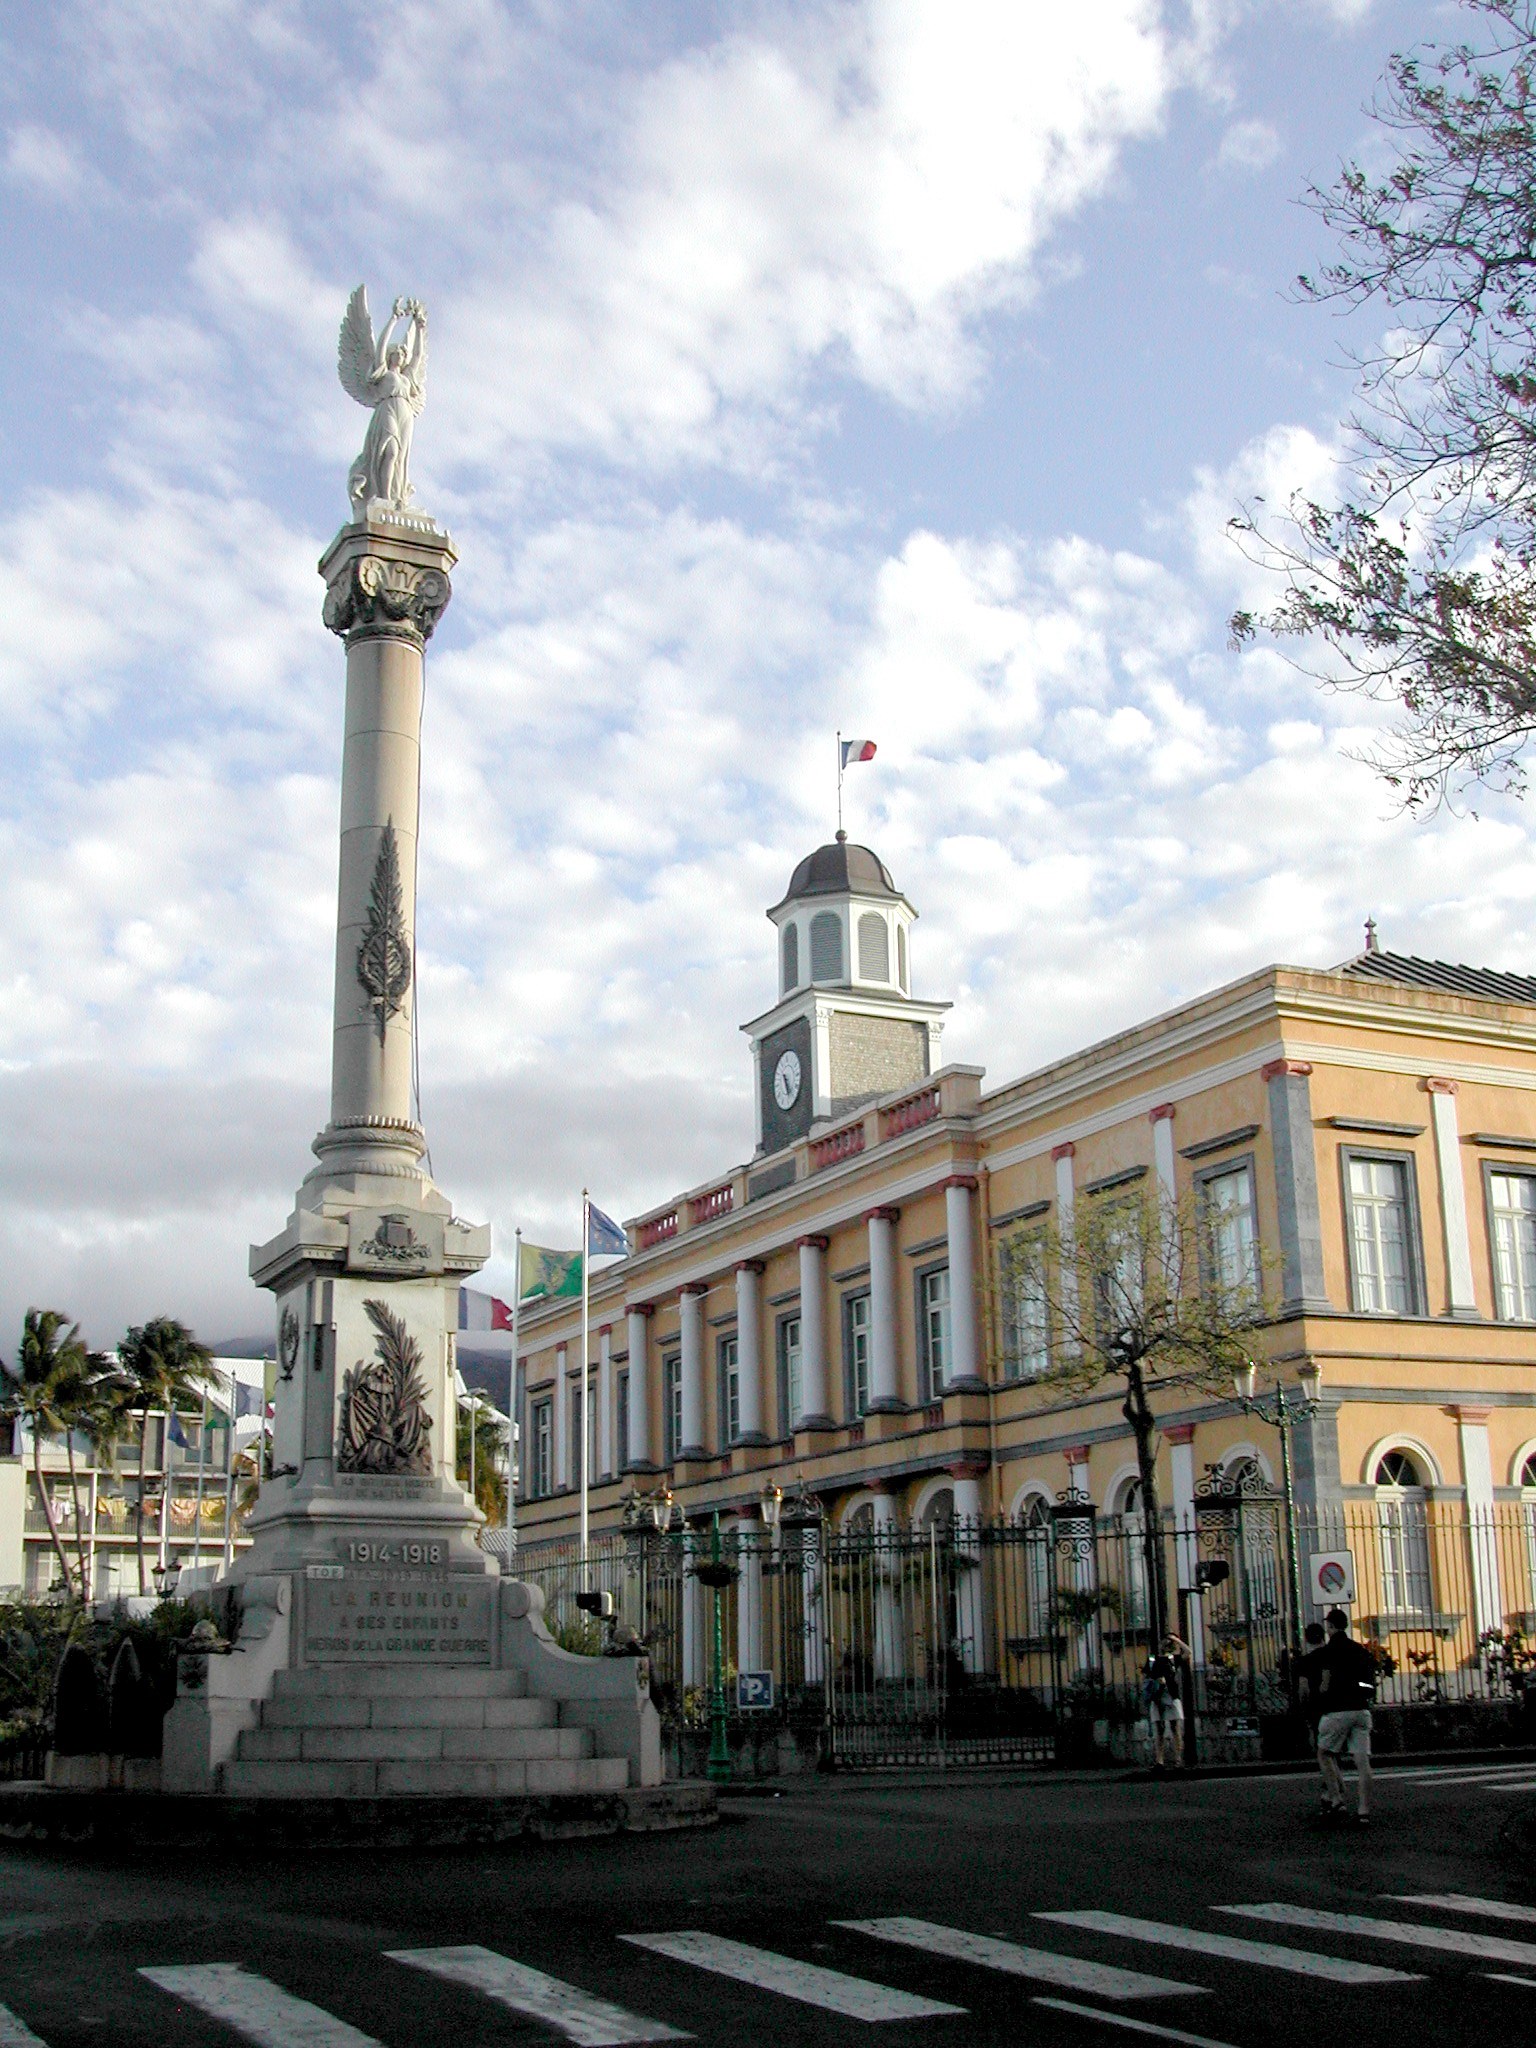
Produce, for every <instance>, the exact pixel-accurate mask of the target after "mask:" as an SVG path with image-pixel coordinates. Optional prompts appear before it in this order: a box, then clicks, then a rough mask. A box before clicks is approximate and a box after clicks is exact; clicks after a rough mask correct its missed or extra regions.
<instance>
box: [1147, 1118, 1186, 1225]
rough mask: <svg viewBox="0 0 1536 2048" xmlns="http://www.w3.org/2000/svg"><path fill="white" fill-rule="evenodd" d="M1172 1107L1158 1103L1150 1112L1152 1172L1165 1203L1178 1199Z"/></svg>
mask: <svg viewBox="0 0 1536 2048" xmlns="http://www.w3.org/2000/svg"><path fill="white" fill-rule="evenodd" d="M1173 1107H1174V1106H1173V1104H1172V1103H1171V1102H1160V1103H1159V1104H1158V1105H1157V1107H1156V1109H1154V1110H1153V1111H1152V1112H1151V1122H1152V1170H1153V1172H1154V1173H1155V1174H1156V1175H1157V1191H1158V1193H1159V1194H1160V1195H1161V1196H1162V1198H1163V1200H1164V1201H1165V1202H1176V1201H1177V1200H1178V1198H1179V1180H1178V1169H1177V1167H1176V1166H1175V1165H1174V1163H1173Z"/></svg>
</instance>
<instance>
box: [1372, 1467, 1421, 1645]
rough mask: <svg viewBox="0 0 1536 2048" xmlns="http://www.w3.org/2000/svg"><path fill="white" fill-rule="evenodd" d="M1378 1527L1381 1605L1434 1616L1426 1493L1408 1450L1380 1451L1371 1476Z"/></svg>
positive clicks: (1393, 1611)
mask: <svg viewBox="0 0 1536 2048" xmlns="http://www.w3.org/2000/svg"><path fill="white" fill-rule="evenodd" d="M1371 1477H1372V1481H1373V1483H1374V1485H1375V1488H1376V1516H1377V1520H1378V1522H1379V1524H1380V1527H1381V1604H1382V1606H1383V1608H1384V1609H1385V1610H1386V1612H1387V1613H1388V1614H1425V1615H1427V1614H1432V1613H1433V1611H1434V1599H1433V1593H1432V1588H1431V1585H1430V1571H1429V1496H1428V1493H1427V1492H1426V1490H1425V1484H1424V1476H1423V1474H1422V1473H1421V1472H1420V1470H1419V1465H1418V1460H1417V1459H1416V1458H1415V1457H1414V1456H1413V1454H1412V1453H1411V1452H1409V1451H1403V1450H1390V1451H1383V1452H1382V1454H1381V1456H1380V1457H1379V1458H1378V1459H1377V1461H1376V1470H1375V1471H1374V1473H1373V1474H1372V1475H1371Z"/></svg>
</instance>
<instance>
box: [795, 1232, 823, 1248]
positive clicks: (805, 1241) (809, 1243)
mask: <svg viewBox="0 0 1536 2048" xmlns="http://www.w3.org/2000/svg"><path fill="white" fill-rule="evenodd" d="M831 1242H832V1240H831V1238H830V1237H817V1236H816V1235H815V1234H814V1233H812V1234H811V1235H810V1236H809V1237H799V1238H796V1240H795V1243H796V1245H797V1247H798V1248H799V1250H801V1251H807V1250H809V1251H813V1252H824V1251H825V1250H826V1249H827V1247H828V1245H829V1244H831Z"/></svg>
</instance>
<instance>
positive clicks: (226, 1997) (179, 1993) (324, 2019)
mask: <svg viewBox="0 0 1536 2048" xmlns="http://www.w3.org/2000/svg"><path fill="white" fill-rule="evenodd" d="M139 1975H140V1976H141V1977H147V1978H148V1979H149V1981H150V1983H151V1984H158V1985H159V1987H160V1989H161V1990H162V1991H168V1992H169V1993H170V1994H171V1996H172V1998H184V1999H185V2000H186V2002H187V2004H188V2005H195V2006H196V2007H197V2008H198V2009H199V2011H201V2012H205V2013H207V2015H208V2017H209V2018H210V2019H215V2020H223V2021H224V2023H225V2024H226V2025H227V2026H231V2027H233V2028H234V2030H235V2032H236V2033H237V2034H243V2035H244V2036H245V2038H246V2040H247V2041H254V2042H256V2043H257V2048H379V2043H378V2042H377V2041H375V2040H374V2038H373V2036H372V2035H371V2034H363V2033H359V2031H358V2030H357V2028H356V2027H350V2026H348V2025H347V2022H346V2021H345V2020H338V2019H336V2018H335V2017H334V2016H333V2015H332V2014H330V2013H328V2012H325V2011H323V2010H322V2008H321V2007H320V2006H318V2005H311V2004H310V2002H309V2000H308V1999H307V1998H295V1997H294V1996H293V1994H292V1992H290V1991H284V1990H282V1989H280V1988H279V1986H278V1985H276V1984H269V1983H268V1982H267V1980H266V1978H265V1977H255V1976H252V1975H251V1973H250V1972H249V1971H248V1970H242V1969H241V1967H240V1965H239V1964H238V1963H188V1964H186V1965H183V1966H178V1967H175V1968H171V1969H160V1968H154V1969H141V1970H140V1971H139Z"/></svg>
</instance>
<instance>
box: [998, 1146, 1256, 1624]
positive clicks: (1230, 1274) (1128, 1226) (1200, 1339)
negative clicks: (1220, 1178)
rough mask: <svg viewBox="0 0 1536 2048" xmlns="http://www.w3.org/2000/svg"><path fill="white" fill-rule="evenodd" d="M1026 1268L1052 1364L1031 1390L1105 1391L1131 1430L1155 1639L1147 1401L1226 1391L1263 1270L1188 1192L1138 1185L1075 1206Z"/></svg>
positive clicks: (1251, 1247) (1158, 1545) (1158, 1559)
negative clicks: (1178, 1197)
mask: <svg viewBox="0 0 1536 2048" xmlns="http://www.w3.org/2000/svg"><path fill="white" fill-rule="evenodd" d="M1031 1270H1032V1275H1033V1281H1032V1284H1033V1285H1035V1286H1036V1287H1037V1289H1038V1291H1039V1296H1040V1298H1041V1300H1042V1302H1043V1306H1044V1311H1045V1316H1046V1320H1047V1329H1048V1334H1049V1347H1050V1361H1051V1362H1050V1365H1049V1367H1048V1369H1047V1370H1046V1372H1044V1373H1043V1374H1041V1375H1039V1376H1038V1377H1037V1379H1036V1382H1035V1384H1037V1385H1040V1384H1044V1385H1053V1384H1054V1385H1056V1386H1058V1387H1060V1388H1062V1389H1063V1390H1064V1391H1070V1392H1073V1393H1079V1394H1081V1393H1088V1392H1091V1391H1093V1390H1095V1389H1099V1388H1101V1387H1104V1386H1105V1385H1106V1383H1107V1384H1108V1385H1110V1386H1111V1387H1112V1389H1113V1391H1114V1393H1115V1394H1116V1395H1117V1396H1118V1397H1119V1400H1120V1412H1121V1414H1122V1415H1123V1416H1124V1417H1125V1420H1126V1422H1127V1423H1128V1424H1129V1426H1130V1431H1131V1435H1132V1438H1133V1439H1134V1441H1135V1445H1136V1468H1137V1471H1138V1473H1139V1474H1140V1479H1141V1511H1142V1523H1143V1541H1144V1545H1145V1552H1146V1565H1147V1588H1148V1596H1149V1599H1150V1601H1151V1605H1152V1614H1151V1617H1150V1618H1151V1625H1152V1637H1153V1641H1154V1642H1155V1641H1157V1640H1158V1638H1159V1637H1161V1636H1162V1634H1163V1633H1164V1632H1165V1630H1166V1629H1167V1626H1168V1587H1167V1579H1166V1574H1165V1569H1164V1559H1163V1543H1162V1507H1161V1503H1160V1501H1159V1498H1158V1490H1157V1456H1156V1448H1155V1445H1154V1441H1153V1439H1154V1436H1155V1433H1156V1429H1157V1412H1156V1408H1155V1406H1154V1403H1155V1402H1156V1401H1158V1400H1159V1399H1160V1398H1161V1397H1163V1396H1166V1395H1168V1394H1171V1393H1174V1392H1185V1391H1198V1392H1204V1393H1230V1392H1231V1389H1232V1380H1233V1375H1234V1373H1235V1372H1236V1371H1237V1370H1238V1369H1239V1368H1240V1367H1241V1366H1242V1365H1243V1364H1244V1362H1245V1361H1246V1359H1247V1357H1248V1355H1249V1352H1250V1350H1251V1348H1252V1344H1253V1337H1254V1333H1255V1331H1257V1330H1258V1329H1259V1328H1261V1326H1262V1325H1263V1324H1264V1322H1265V1321H1266V1320H1267V1311H1266V1306H1265V1296H1266V1288H1265V1284H1264V1283H1265V1269H1264V1265H1263V1261H1262V1259H1261V1257H1260V1254H1259V1252H1258V1248H1257V1245H1256V1244H1254V1243H1251V1242H1247V1241H1244V1240H1242V1239H1241V1238H1237V1237H1234V1235H1233V1234H1232V1232H1231V1231H1230V1229H1229V1228H1227V1227H1226V1223H1225V1219H1223V1218H1222V1217H1221V1216H1219V1215H1217V1214H1216V1213H1214V1212H1213V1211H1212V1210H1211V1209H1210V1208H1209V1207H1208V1205H1207V1204H1206V1203H1205V1202H1204V1201H1203V1200H1202V1199H1201V1198H1200V1197H1199V1196H1198V1195H1192V1196H1189V1197H1186V1198H1185V1199H1184V1200H1183V1201H1182V1202H1178V1203H1175V1202H1173V1201H1171V1200H1168V1199H1166V1198H1164V1197H1163V1196H1161V1195H1160V1194H1159V1193H1158V1192H1157V1191H1156V1190H1154V1189H1149V1188H1148V1187H1146V1186H1145V1185H1144V1184H1143V1185H1141V1186H1138V1187H1134V1188H1132V1189H1131V1190H1130V1191H1129V1192H1125V1191H1113V1192H1108V1193H1105V1194H1103V1195H1100V1196H1097V1197H1089V1198H1087V1199H1086V1200H1084V1201H1081V1202H1079V1204H1078V1206H1077V1209H1076V1211H1075V1213H1074V1215H1073V1218H1072V1222H1071V1225H1070V1227H1069V1228H1068V1229H1066V1230H1064V1231H1046V1232H1043V1233H1041V1236H1040V1238H1039V1240H1038V1250H1037V1255H1036V1257H1035V1258H1034V1259H1033V1261H1031Z"/></svg>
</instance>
